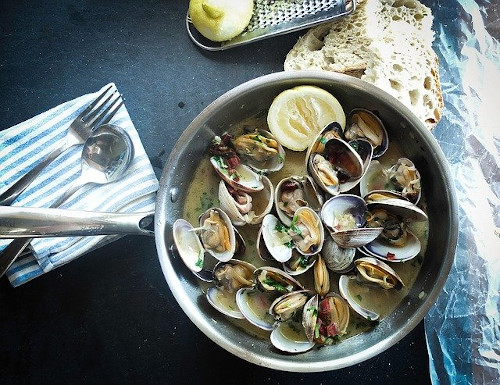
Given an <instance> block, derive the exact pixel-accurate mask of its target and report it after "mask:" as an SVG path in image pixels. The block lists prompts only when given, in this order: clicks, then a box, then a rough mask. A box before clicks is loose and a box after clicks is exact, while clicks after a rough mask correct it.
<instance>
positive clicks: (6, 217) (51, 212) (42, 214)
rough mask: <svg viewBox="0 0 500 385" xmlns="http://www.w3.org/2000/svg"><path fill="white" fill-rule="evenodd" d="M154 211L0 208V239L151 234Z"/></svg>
mask: <svg viewBox="0 0 500 385" xmlns="http://www.w3.org/2000/svg"><path fill="white" fill-rule="evenodd" d="M153 222H154V212H143V213H108V212H103V213H102V212H91V211H77V210H64V209H56V208H27V207H16V206H0V239H13V238H41V237H69V236H89V235H112V234H123V235H125V234H138V235H154V231H153V230H151V229H148V227H150V226H151V224H152V223H153Z"/></svg>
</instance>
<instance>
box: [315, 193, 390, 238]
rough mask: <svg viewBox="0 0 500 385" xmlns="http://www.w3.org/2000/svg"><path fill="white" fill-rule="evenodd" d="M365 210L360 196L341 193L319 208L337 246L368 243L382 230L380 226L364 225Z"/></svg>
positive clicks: (365, 207)
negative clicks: (370, 226) (369, 226)
mask: <svg viewBox="0 0 500 385" xmlns="http://www.w3.org/2000/svg"><path fill="white" fill-rule="evenodd" d="M367 211H368V209H367V206H366V203H365V201H364V200H363V199H362V198H360V197H359V196H357V195H352V194H343V195H338V196H334V197H332V198H330V199H329V200H328V201H326V202H325V204H324V205H323V208H322V209H321V219H322V220H323V223H324V224H325V225H326V228H327V229H328V231H329V232H330V234H331V236H332V238H333V240H334V241H335V242H336V243H337V244H338V245H339V246H341V247H344V248H356V247H360V246H363V245H366V244H367V243H370V242H371V241H373V240H374V239H375V238H377V237H378V236H379V234H380V233H381V232H382V230H383V229H382V228H381V227H379V228H377V227H374V228H367V227H365V225H366V213H367Z"/></svg>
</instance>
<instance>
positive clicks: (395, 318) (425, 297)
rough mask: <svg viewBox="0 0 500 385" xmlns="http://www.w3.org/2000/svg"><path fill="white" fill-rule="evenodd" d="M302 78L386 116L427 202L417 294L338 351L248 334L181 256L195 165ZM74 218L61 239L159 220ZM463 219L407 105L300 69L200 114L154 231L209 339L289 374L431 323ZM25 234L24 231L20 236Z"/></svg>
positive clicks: (160, 202)
mask: <svg viewBox="0 0 500 385" xmlns="http://www.w3.org/2000/svg"><path fill="white" fill-rule="evenodd" d="M302 84H313V85H317V86H320V87H322V88H324V89H326V90H328V91H330V92H331V93H332V94H333V95H335V96H336V97H337V98H338V100H339V101H340V103H341V105H342V106H343V107H344V110H345V111H350V110H351V109H352V108H354V107H364V108H368V109H370V110H376V111H378V112H379V114H380V116H381V117H383V119H384V122H385V123H386V128H387V130H388V132H389V136H390V138H392V139H393V140H394V141H396V142H398V143H399V144H400V146H401V148H402V150H403V152H404V153H405V154H406V155H407V156H408V157H409V158H410V159H412V161H413V162H414V163H415V165H416V166H417V168H418V170H419V171H420V174H421V176H422V181H423V192H424V194H425V196H426V198H427V205H428V207H427V212H428V216H429V239H428V246H427V251H426V255H425V256H424V263H423V265H422V268H421V271H420V273H419V275H418V277H417V280H416V282H415V284H414V285H413V287H412V288H411V290H410V292H409V294H408V296H407V297H406V298H405V299H404V300H403V301H402V302H401V304H400V305H399V306H398V307H397V309H396V310H395V311H394V312H393V313H392V314H391V315H390V316H388V317H386V318H385V319H383V320H382V321H381V322H380V324H378V325H377V326H376V327H375V328H374V330H373V331H370V332H367V333H364V334H361V335H358V336H355V337H351V338H349V340H348V342H346V343H340V344H338V345H336V346H334V347H329V348H323V349H315V350H311V351H309V352H307V353H304V354H299V355H284V354H282V353H279V352H278V351H276V350H275V349H273V348H271V344H270V343H269V341H268V340H267V339H262V338H258V337H254V336H251V335H249V334H247V333H246V332H245V331H244V330H242V329H240V328H239V327H238V326H236V325H235V324H234V323H232V322H228V320H227V319H225V317H224V316H223V315H221V314H220V313H218V312H217V311H216V310H214V309H213V308H212V307H211V306H210V305H209V304H208V302H207V301H206V300H205V298H204V294H203V292H202V290H201V288H200V286H199V281H198V280H197V278H196V277H195V276H194V275H193V274H192V273H191V272H190V271H189V270H188V269H187V268H186V267H185V266H184V264H183V263H182V261H180V260H179V259H178V258H177V257H176V255H175V253H173V252H172V249H173V237H172V224H173V222H174V221H175V220H176V219H178V218H180V217H181V216H182V212H183V204H184V200H185V197H186V194H187V190H188V187H189V184H190V182H191V181H192V179H193V175H194V171H195V169H196V167H197V166H198V163H199V160H200V159H201V158H202V157H203V156H206V149H207V145H208V143H209V142H210V140H211V139H212V138H213V137H214V135H218V134H222V133H223V132H224V131H225V130H226V129H227V128H228V127H229V125H230V124H231V123H237V122H239V121H241V120H242V119H244V118H246V117H249V116H252V115H254V114H256V113H258V112H262V111H265V110H267V109H268V108H269V106H270V104H271V102H272V100H273V98H274V97H275V96H276V95H278V94H279V93H280V92H281V91H283V90H285V89H288V88H291V87H293V86H297V85H302ZM33 213H35V211H33ZM36 213H38V214H39V215H42V222H40V223H41V224H42V229H40V228H37V227H36V226H35V224H34V223H33V222H32V228H31V229H30V230H29V231H30V234H29V236H31V237H32V236H34V234H35V233H36V232H35V231H34V229H37V231H38V233H40V232H42V233H43V231H45V234H47V230H46V229H45V230H44V229H43V215H45V214H46V213H45V212H38V211H37V212H36ZM0 214H1V213H0ZM24 214H25V215H24V218H25V219H26V218H29V217H30V215H29V213H24ZM72 214H74V215H75V216H74V220H75V223H73V224H72V225H71V226H65V225H62V224H61V223H63V222H64V221H65V220H67V219H68V218H65V219H62V214H61V213H59V214H58V215H60V218H59V227H58V229H59V232H58V233H57V231H56V232H55V233H52V235H68V233H71V232H73V234H74V235H76V234H79V235H82V232H83V233H84V232H85V231H87V232H89V231H90V230H93V231H94V234H96V233H99V232H101V233H102V232H103V231H108V232H104V233H106V234H109V233H110V232H109V231H111V232H113V231H114V232H118V229H119V228H120V226H115V225H116V223H120V221H121V220H122V219H123V220H125V221H127V222H128V225H127V226H128V227H126V228H127V229H128V231H130V233H136V234H137V233H139V234H141V233H142V234H144V233H147V231H146V230H145V225H146V222H147V221H148V220H150V219H151V215H149V216H148V215H143V214H139V216H137V215H135V216H134V215H132V216H130V215H129V216H127V215H126V216H125V217H123V218H120V217H119V216H113V215H111V217H112V218H114V219H110V217H109V216H107V215H106V219H103V218H102V217H101V218H99V219H98V218H95V217H94V218H93V219H92V218H88V220H89V221H90V222H89V221H87V222H86V223H85V224H84V225H82V224H81V223H80V222H78V223H77V222H76V216H81V215H80V214H81V213H66V214H65V215H70V219H71V215H72ZM32 219H33V218H32ZM97 220H98V222H96V221H97ZM92 221H94V222H92ZM92 223H93V224H94V226H93V227H92ZM457 223H458V219H457V202H456V198H455V193H454V187H453V181H452V177H451V175H450V171H449V168H448V164H447V161H446V159H445V157H444V155H443V152H442V151H441V148H440V147H439V145H438V143H437V141H436V140H435V139H434V137H433V136H432V134H431V133H430V132H429V131H428V130H427V129H426V128H425V126H424V125H423V124H422V123H421V122H420V121H419V120H418V119H417V118H416V117H415V116H414V115H413V114H412V113H411V112H410V111H409V110H408V109H407V108H406V107H405V106H403V105H402V104H401V103H400V102H398V101H397V100H396V99H394V98H393V97H391V96H389V95H388V94H387V93H385V92H383V91H381V90H380V89H378V88H376V87H374V86H372V85H370V84H368V83H365V82H363V81H361V80H359V79H356V78H353V77H350V76H346V75H341V74H331V73H326V72H315V71H307V72H301V71H296V72H283V73H275V74H271V75H267V76H263V77H260V78H257V79H254V80H251V81H249V82H247V83H244V84H242V85H240V86H238V87H236V88H234V89H232V90H231V91H229V92H227V93H226V94H224V95H222V96H221V97H219V98H218V99H217V100H216V101H214V102H213V103H212V104H210V105H209V106H208V107H207V108H205V110H203V111H202V112H201V113H200V114H199V115H198V116H197V117H196V118H195V119H194V120H193V122H192V123H191V124H190V125H189V126H188V127H187V129H186V130H185V131H184V133H183V134H182V135H181V137H180V138H179V140H178V141H177V143H176V145H175V147H174V149H173V150H172V152H171V154H170V157H169V159H168V161H167V164H166V165H165V168H164V172H163V175H162V177H161V180H160V189H159V191H158V198H157V204H156V210H155V215H154V233H155V240H156V247H157V251H158V256H159V259H160V263H161V267H162V270H163V273H164V275H165V279H166V281H167V283H168V285H169V286H170V289H171V291H172V293H173V294H174V296H175V298H176V300H177V302H178V303H179V305H180V307H181V308H182V309H183V310H184V312H185V313H186V314H187V316H188V317H189V318H190V319H191V321H192V322H193V323H194V324H195V325H196V326H197V327H198V328H199V329H200V330H201V331H202V332H203V333H205V334H206V335H207V336H208V337H209V338H210V339H212V340H213V341H214V342H215V343H217V344H219V345H220V346H222V347H223V348H224V349H226V350H228V351H229V352H231V353H233V354H235V355H236V356H238V357H241V358H242V359H245V360H247V361H250V362H253V363H255V364H257V365H262V366H266V367H269V368H273V369H279V370H286V371H296V372H318V371H326V370H332V369H339V368H343V367H346V366H350V365H354V364H356V363H359V362H361V361H364V360H367V359H369V358H371V357H373V356H375V355H377V354H378V353H381V352H382V351H384V350H386V349H387V348H389V347H390V346H392V345H393V344H395V343H396V342H398V341H399V340H400V339H402V338H403V337H404V336H405V335H406V334H408V333H409V332H410V331H411V330H412V329H413V328H414V327H415V326H416V325H417V324H418V323H419V322H420V321H421V320H422V319H423V317H424V316H425V314H426V313H427V311H428V310H429V308H430V307H431V306H432V304H433V303H434V302H435V300H436V298H437V296H438V294H439V292H440V291H441V289H442V287H443V285H444V282H445V281H446V278H447V275H448V273H449V271H450V268H451V265H452V263H453V258H454V254H455V247H456V243H457V227H458V225H457ZM45 224H46V223H45ZM7 225H8V224H7ZM10 225H12V223H10ZM79 226H80V227H79ZM81 226H83V227H81ZM99 226H102V227H99ZM109 226H115V227H109ZM121 228H124V227H121ZM38 233H36V234H38ZM20 234H21V231H19V232H18V234H17V235H19V236H20ZM83 235H90V234H83Z"/></svg>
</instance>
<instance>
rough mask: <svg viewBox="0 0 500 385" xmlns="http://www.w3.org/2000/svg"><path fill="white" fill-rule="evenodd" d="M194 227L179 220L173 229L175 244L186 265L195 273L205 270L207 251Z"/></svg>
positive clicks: (183, 220)
mask: <svg viewBox="0 0 500 385" xmlns="http://www.w3.org/2000/svg"><path fill="white" fill-rule="evenodd" d="M193 229H194V227H193V226H192V225H191V223H189V222H188V221H186V220H185V219H177V220H176V221H175V222H174V224H173V227H172V231H173V236H174V243H175V246H176V248H177V252H178V254H179V256H180V257H181V259H182V261H183V262H184V264H185V265H186V266H187V267H188V268H189V270H191V271H192V272H194V273H198V272H200V271H201V270H202V269H203V263H204V256H205V249H204V248H203V245H202V244H201V241H200V238H198V235H197V234H196V232H194V231H193Z"/></svg>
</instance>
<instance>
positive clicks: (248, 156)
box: [232, 130, 286, 173]
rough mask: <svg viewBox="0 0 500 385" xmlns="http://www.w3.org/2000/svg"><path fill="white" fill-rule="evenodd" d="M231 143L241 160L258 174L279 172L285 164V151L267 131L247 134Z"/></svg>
mask: <svg viewBox="0 0 500 385" xmlns="http://www.w3.org/2000/svg"><path fill="white" fill-rule="evenodd" d="M232 142H233V146H234V149H235V151H236V153H237V154H238V155H239V156H240V158H241V160H242V161H243V162H244V163H245V164H246V165H248V166H249V167H251V168H252V169H254V170H255V171H257V172H259V173H271V172H275V171H279V170H280V169H281V168H282V167H283V165H284V163H285V156H286V154H285V150H284V148H283V146H282V145H281V144H280V143H279V142H278V141H277V140H276V138H275V137H274V136H273V134H272V133H271V132H269V131H266V130H255V131H253V132H247V133H244V134H241V135H239V136H237V137H236V138H234V139H233V141H232Z"/></svg>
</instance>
